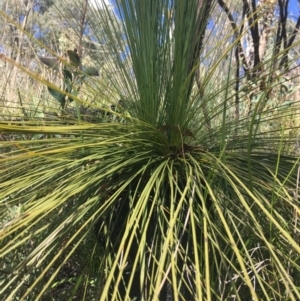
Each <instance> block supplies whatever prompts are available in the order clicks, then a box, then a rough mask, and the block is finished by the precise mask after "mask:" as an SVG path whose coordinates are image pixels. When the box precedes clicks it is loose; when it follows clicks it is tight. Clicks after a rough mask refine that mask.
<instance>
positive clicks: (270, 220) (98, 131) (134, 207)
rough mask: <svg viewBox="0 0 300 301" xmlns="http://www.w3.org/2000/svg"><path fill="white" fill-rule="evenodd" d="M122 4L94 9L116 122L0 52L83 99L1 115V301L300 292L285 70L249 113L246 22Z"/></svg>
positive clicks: (293, 117) (164, 5)
mask: <svg viewBox="0 0 300 301" xmlns="http://www.w3.org/2000/svg"><path fill="white" fill-rule="evenodd" d="M78 1H79V0H78ZM114 4H115V6H114V7H113V11H112V8H111V6H105V5H104V6H101V10H91V12H90V15H89V18H90V19H89V22H90V23H89V26H90V30H92V31H93V33H94V39H98V41H101V42H105V49H106V50H107V49H108V47H109V49H110V51H109V52H108V53H107V61H106V62H105V68H107V72H106V74H108V75H107V79H106V80H107V81H110V85H109V91H107V90H105V91H103V90H104V89H108V88H107V87H105V86H102V87H101V86H100V87H99V86H97V85H94V86H93V81H94V82H95V81H97V80H98V79H95V78H88V75H89V74H84V70H83V69H81V71H82V73H83V76H82V77H81V78H82V80H86V87H84V89H87V90H88V89H90V90H92V91H94V93H95V99H98V98H99V99H98V103H101V102H102V104H103V107H101V110H103V111H106V113H107V114H109V116H111V118H101V117H99V118H98V122H95V120H93V122H89V121H88V120H86V119H83V118H81V115H80V114H81V112H80V110H79V108H80V104H81V102H82V99H81V98H80V95H78V94H76V95H75V94H72V95H71V93H69V90H70V89H69V90H66V89H60V88H59V87H55V86H54V85H52V84H51V83H49V82H47V81H46V80H43V79H42V78H41V77H39V76H37V75H35V74H34V73H33V72H31V71H30V70H26V69H24V68H22V66H20V65H16V64H15V63H14V62H13V61H12V60H10V59H8V58H7V57H5V56H4V55H2V56H1V58H2V59H3V60H5V61H6V62H8V63H12V64H15V66H18V67H19V68H21V69H22V70H23V71H24V72H27V73H28V74H29V75H31V76H33V77H34V78H35V79H37V80H39V81H41V83H42V84H46V85H47V86H48V88H49V91H52V94H53V95H61V96H62V97H63V99H64V107H65V106H66V105H69V103H68V99H69V97H71V96H72V100H73V103H75V105H76V107H77V110H76V114H77V119H76V118H68V117H66V116H65V115H64V117H63V118H57V120H55V121H53V120H51V121H47V120H42V121H41V120H30V121H28V120H26V121H24V122H21V121H17V122H12V121H10V122H9V123H8V122H2V123H1V124H0V129H1V133H2V134H1V135H2V136H1V137H2V141H1V148H2V151H1V153H0V176H1V181H0V223H1V232H0V235H1V236H0V237H1V241H0V271H1V273H0V295H1V296H2V297H3V300H101V301H114V300H120V301H121V300H122V301H123V300H128V301H129V300H161V301H165V300H170V301H171V300H174V301H179V300H299V298H300V290H299V286H300V282H299V279H300V278H299V276H300V266H299V264H300V261H299V252H300V247H299V239H300V237H299V224H298V214H299V202H298V201H299V200H298V199H299V197H298V178H299V170H298V165H299V162H298V151H299V146H298V140H297V128H298V127H297V124H298V122H297V112H298V110H299V108H298V104H297V102H291V101H289V102H288V103H282V101H280V100H278V99H276V97H277V96H278V95H279V94H276V93H277V92H278V91H279V92H280V91H281V90H280V89H281V84H282V81H281V78H279V75H278V74H277V73H275V71H276V70H275V71H274V68H271V69H270V70H272V74H267V75H265V79H266V80H265V81H264V83H265V86H264V89H262V88H261V89H260V90H259V91H258V92H257V98H256V101H255V102H253V103H252V107H251V112H250V111H249V110H247V109H246V107H249V95H247V93H248V94H249V93H250V92H251V93H252V94H251V95H252V96H253V93H256V91H257V90H255V89H256V86H255V85H252V86H249V85H247V74H246V73H244V74H243V72H241V75H240V73H238V74H239V78H238V79H237V78H236V76H235V74H236V73H235V69H234V68H242V67H241V66H239V62H238V60H237V59H236V56H235V49H236V48H238V47H240V46H241V43H240V41H241V40H242V38H243V30H241V28H239V27H235V29H234V32H230V31H229V30H226V32H225V33H224V34H223V35H221V37H222V40H221V41H220V39H219V40H218V39H216V34H217V33H218V30H219V33H220V32H222V27H217V25H216V24H217V19H215V20H214V22H210V24H209V25H207V24H208V22H209V21H210V20H211V18H212V16H216V15H218V14H217V12H218V9H217V7H216V5H217V1H215V0H211V1H201V0H189V1H181V0H173V1H171V0H152V1H149V0H139V1H131V0H118V1H115V2H114ZM220 7H221V8H222V12H224V10H225V12H226V14H223V15H221V13H220V11H219V15H218V16H220V18H221V19H222V18H223V19H226V18H227V16H228V15H230V12H229V10H226V9H224V7H225V4H224V2H222V5H220ZM248 17H249V19H250V15H248ZM252 17H253V16H252ZM254 20H255V18H254ZM99 24H101V30H98V29H99V28H100V27H99ZM224 28H227V29H230V26H228V27H226V24H225V25H224ZM97 30H98V31H97ZM232 37H233V43H229V42H228V41H231V42H232V40H231V39H232ZM210 40H213V41H215V45H212V44H209V41H210ZM224 45H225V46H226V47H224ZM220 48H221V49H222V51H220ZM215 53H218V56H216V55H214V54H215ZM275 55H278V56H280V55H282V53H279V54H275ZM70 59H71V64H70V65H69V68H70V69H69V70H72V72H73V73H74V74H75V73H76V74H77V75H78V74H79V71H80V70H79V69H80V66H81V62H80V59H81V58H80V56H76V62H77V63H76V64H75V65H74V60H72V58H70ZM59 60H61V58H58V59H57V61H59ZM42 61H47V60H45V59H44V60H43V59H42ZM47 62H48V61H47ZM72 62H73V64H72ZM63 63H64V64H66V62H63ZM264 64H268V66H269V65H271V66H272V67H273V66H274V64H275V63H273V59H272V58H271V59H270V60H267V61H266V62H264ZM272 64H273V65H272ZM260 67H261V65H260ZM75 69H76V70H75ZM252 71H253V70H252ZM253 72H254V73H255V70H254V71H253ZM69 74H71V72H70V71H69ZM255 74H256V76H259V75H257V73H255ZM71 75H72V74H71ZM71 75H70V76H71ZM92 75H93V74H92ZM70 76H69V77H70ZM78 76H79V75H78ZM70 78H71V77H70ZM72 78H73V77H72ZM252 80H253V78H252ZM67 83H68V84H70V82H67ZM80 84H82V83H80ZM289 84H290V82H289ZM95 87H96V88H95ZM251 87H252V91H250V90H251ZM71 88H72V87H71ZM246 88H247V89H248V90H247V91H248V92H247V93H246V92H245V91H246ZM97 89H98V90H97ZM71 90H72V89H71ZM71 90H70V91H71ZM249 91H250V92H249ZM270 91H271V92H273V94H272V95H273V96H272V95H271V96H272V97H273V98H272V97H271V96H270V93H269V92H270ZM275 92H276V93H275ZM279 92H278V93H279ZM96 96H97V97H96ZM252 96H251V99H252V100H253V99H254V97H252ZM102 98H103V99H102ZM104 98H105V99H104ZM270 99H271V102H272V105H271V106H267V104H268V103H269V102H270ZM109 104H110V105H113V106H109ZM91 105H92V104H91ZM93 105H95V106H97V102H95V104H93ZM98 105H99V104H98ZM7 133H11V135H12V136H13V138H14V139H8V138H7V139H5V137H8V136H7V135H6V134H7ZM41 137H42V138H44V139H40V138H41ZM4 140H6V141H4Z"/></svg>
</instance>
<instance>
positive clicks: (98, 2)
mask: <svg viewBox="0 0 300 301" xmlns="http://www.w3.org/2000/svg"><path fill="white" fill-rule="evenodd" d="M89 2H90V4H91V5H92V6H93V7H94V8H102V7H103V2H104V3H105V4H108V5H109V4H110V0H89Z"/></svg>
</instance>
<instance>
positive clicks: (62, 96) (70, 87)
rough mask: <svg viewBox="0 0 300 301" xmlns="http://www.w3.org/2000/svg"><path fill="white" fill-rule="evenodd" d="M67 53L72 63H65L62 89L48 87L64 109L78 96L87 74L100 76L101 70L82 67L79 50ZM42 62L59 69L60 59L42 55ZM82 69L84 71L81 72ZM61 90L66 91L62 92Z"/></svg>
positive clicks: (56, 69)
mask: <svg viewBox="0 0 300 301" xmlns="http://www.w3.org/2000/svg"><path fill="white" fill-rule="evenodd" d="M67 55H68V57H69V61H70V65H67V64H63V66H62V70H61V72H62V75H63V85H62V88H61V89H60V90H56V89H53V88H52V87H48V91H49V93H50V94H51V96H53V97H54V98H55V99H56V100H57V101H58V102H59V103H60V105H61V107H62V108H63V109H66V107H67V104H68V103H71V102H72V101H73V100H74V98H76V97H77V96H78V93H79V90H80V87H81V85H82V84H83V81H84V79H85V77H86V76H99V72H98V70H97V69H96V68H94V67H82V66H81V59H80V57H79V55H78V53H77V50H76V49H75V50H68V51H67ZM39 59H40V60H41V62H42V63H44V64H45V65H47V66H48V67H49V68H51V69H53V70H55V71H59V67H58V64H59V60H58V59H53V58H46V57H40V58H39ZM81 70H82V72H81ZM61 90H62V91H63V92H65V93H62V92H61Z"/></svg>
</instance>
